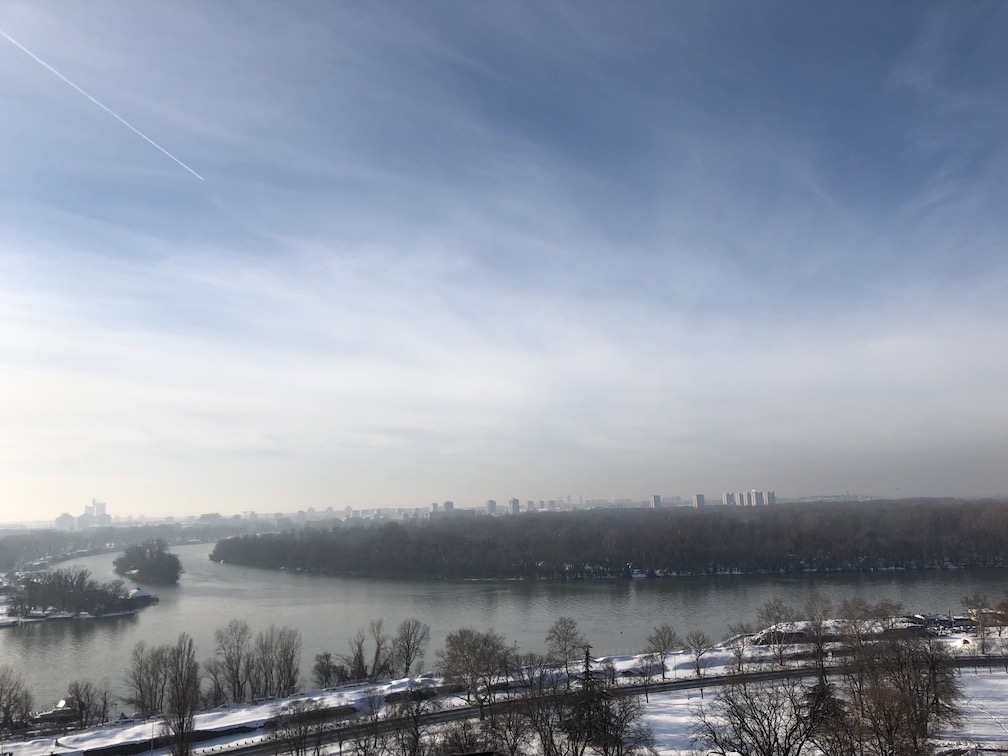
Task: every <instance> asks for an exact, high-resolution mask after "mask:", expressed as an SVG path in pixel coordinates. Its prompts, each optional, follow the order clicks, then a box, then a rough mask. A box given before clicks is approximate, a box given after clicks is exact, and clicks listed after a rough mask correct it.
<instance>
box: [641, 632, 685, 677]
mask: <svg viewBox="0 0 1008 756" xmlns="http://www.w3.org/2000/svg"><path fill="white" fill-rule="evenodd" d="M679 648H682V641H681V640H680V639H679V634H678V633H676V631H675V628H673V627H672V625H669V624H664V625H658V626H657V627H656V628H655V629H654V631H653V632H652V633H651V635H649V636H648V637H647V650H648V652H649V653H653V654H657V655H658V657H659V659H660V661H661V676H662V680H664V679H665V671H666V670H665V658H666V657H667V656H668V655H669V654H670V653H672V652H673V651H675V650H677V649H679Z"/></svg>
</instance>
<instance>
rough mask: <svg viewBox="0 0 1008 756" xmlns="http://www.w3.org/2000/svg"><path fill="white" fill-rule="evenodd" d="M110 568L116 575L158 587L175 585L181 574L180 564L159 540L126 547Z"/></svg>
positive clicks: (176, 557) (166, 545)
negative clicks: (155, 584) (157, 585)
mask: <svg viewBox="0 0 1008 756" xmlns="http://www.w3.org/2000/svg"><path fill="white" fill-rule="evenodd" d="M112 567H113V568H114V569H115V571H116V574H118V575H125V576H127V577H130V578H132V579H133V580H137V581H140V582H144V583H157V584H159V585H170V584H172V583H177V582H178V579H179V575H181V574H182V562H180V561H179V558H178V556H177V555H175V554H172V553H171V552H170V551H168V544H167V543H165V542H164V541H162V540H160V539H154V540H151V541H144V542H143V543H138V544H134V545H132V546H129V547H127V548H126V551H124V552H123V553H122V554H120V555H119V556H117V557H116V558H115V561H114V562H112Z"/></svg>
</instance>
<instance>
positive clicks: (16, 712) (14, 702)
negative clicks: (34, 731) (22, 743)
mask: <svg viewBox="0 0 1008 756" xmlns="http://www.w3.org/2000/svg"><path fill="white" fill-rule="evenodd" d="M34 703H35V701H34V699H33V697H32V694H31V692H30V691H29V690H28V688H27V687H26V686H25V684H24V681H23V680H22V679H21V678H20V677H19V676H18V674H17V673H16V672H14V670H13V669H11V668H10V667H9V666H7V665H6V664H3V665H0V732H2V733H5V734H12V733H14V732H17V731H18V730H20V729H22V728H24V727H26V726H27V724H28V718H29V716H30V715H31V710H32V706H34Z"/></svg>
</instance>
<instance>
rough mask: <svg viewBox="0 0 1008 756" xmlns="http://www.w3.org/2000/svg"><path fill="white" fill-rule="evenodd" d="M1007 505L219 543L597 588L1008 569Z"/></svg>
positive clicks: (282, 554) (790, 507)
mask: <svg viewBox="0 0 1008 756" xmlns="http://www.w3.org/2000/svg"><path fill="white" fill-rule="evenodd" d="M1006 532H1008V503H1006V502H1003V501H971V502H966V501H944V500H942V501H937V500H908V501H873V502H854V503H844V504H835V503H831V504H823V503H796V504H777V505H774V506H769V507H758V508H743V507H722V506H712V507H706V508H700V509H692V508H679V509H657V510H643V509H642V510H589V511H579V512H553V513H547V512H539V513H529V514H521V515H518V516H507V517H488V516H483V517H462V516H454V517H441V518H438V519H434V520H429V521H424V522H416V523H407V524H400V523H398V522H386V523H382V524H370V525H369V524H366V523H354V524H344V525H340V526H336V527H315V528H304V529H301V530H297V531H295V530H291V531H286V532H282V533H270V534H260V535H245V536H240V537H235V538H229V539H225V540H222V541H219V542H218V543H217V544H216V546H215V548H214V550H213V552H212V553H211V555H210V558H211V559H213V560H215V561H224V562H229V563H234V564H242V565H247V566H254V567H264V568H271V569H288V570H300V571H309V572H318V573H325V574H333V575H367V576H381V577H407V576H408V577H426V578H548V579H570V578H594V577H616V576H624V575H629V574H632V573H633V572H638V573H639V572H644V573H647V574H649V575H712V574H721V573H730V572H736V573H767V572H769V573H794V572H807V571H827V572H831V571H862V570H876V569H942V568H947V567H1002V566H1005V565H1006V564H1008V543H1006V541H1005V538H1004V534H1005V533H1006Z"/></svg>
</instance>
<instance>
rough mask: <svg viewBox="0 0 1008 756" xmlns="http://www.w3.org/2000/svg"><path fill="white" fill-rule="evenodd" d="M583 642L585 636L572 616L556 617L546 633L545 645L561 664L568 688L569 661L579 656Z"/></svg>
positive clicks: (583, 645)
mask: <svg viewBox="0 0 1008 756" xmlns="http://www.w3.org/2000/svg"><path fill="white" fill-rule="evenodd" d="M585 644H586V641H585V637H584V636H583V635H582V634H581V631H580V630H578V626H577V622H576V621H575V620H574V618H573V617H560V618H558V619H557V621H556V622H554V623H553V625H552V626H551V627H550V629H549V632H548V633H546V645H547V647H548V648H549V652H550V656H552V657H553V659H554V660H555V661H557V662H559V663H561V664H563V668H564V672H565V673H566V674H567V688H568V689H570V663H571V662H572V661H574V660H575V659H578V658H580V656H581V652H582V651H583V650H584V647H585Z"/></svg>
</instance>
